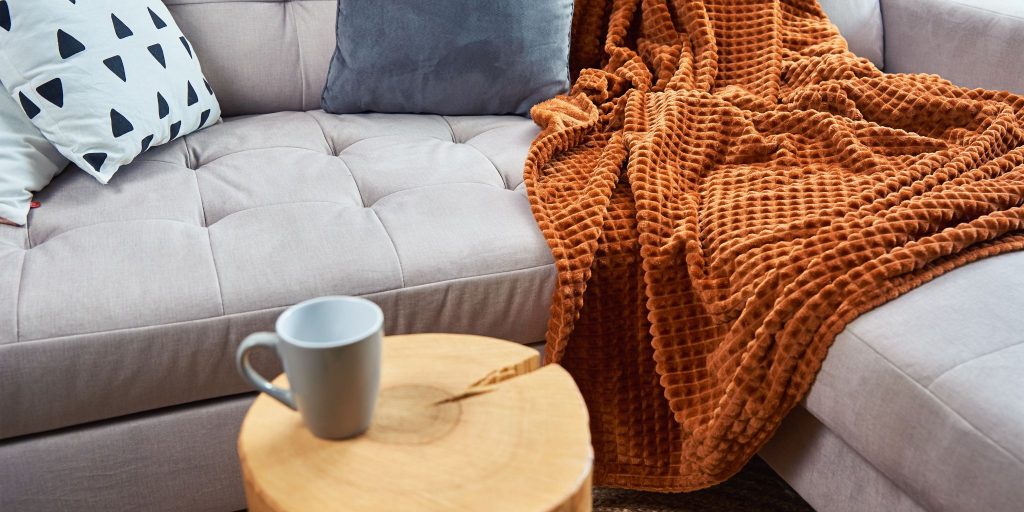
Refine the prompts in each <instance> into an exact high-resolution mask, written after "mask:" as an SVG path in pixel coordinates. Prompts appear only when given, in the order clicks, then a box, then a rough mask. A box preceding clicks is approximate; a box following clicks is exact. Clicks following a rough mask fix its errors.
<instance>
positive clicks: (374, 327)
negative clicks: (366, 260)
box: [274, 295, 384, 349]
mask: <svg viewBox="0 0 1024 512" xmlns="http://www.w3.org/2000/svg"><path fill="white" fill-rule="evenodd" d="M321 302H349V303H353V302H354V303H359V304H363V305H369V306H370V309H371V310H372V311H373V315H374V318H373V322H372V324H371V327H370V328H368V329H366V331H365V332H363V331H360V332H359V333H357V334H355V335H353V336H349V337H347V338H342V339H338V340H332V341H326V342H324V341H315V342H313V341H305V340H300V339H297V338H294V337H292V336H290V335H289V334H288V333H285V332H284V331H283V329H281V327H282V325H283V322H284V321H286V320H287V319H288V318H289V317H291V316H292V315H293V314H295V311H298V310H299V309H302V308H303V307H306V306H310V305H313V304H319V303H321ZM383 327H384V311H382V310H381V309H380V306H378V305H377V304H376V303H375V302H373V301H371V300H368V299H364V298H362V297H353V296H351V295H325V296H323V297H315V298H312V299H306V300H304V301H302V302H299V303H297V304H293V305H291V306H289V307H288V309H286V310H284V312H283V313H281V314H280V315H279V316H278V317H277V320H276V321H275V322H274V331H275V332H276V333H277V336H278V337H279V338H281V340H283V341H284V342H286V343H289V344H292V345H295V346H298V347H302V348H314V349H315V348H336V347H343V346H345V345H352V344H354V343H358V342H360V341H363V340H365V339H367V338H369V337H370V336H372V335H373V334H374V333H377V332H380V331H381V329H382V328H383Z"/></svg>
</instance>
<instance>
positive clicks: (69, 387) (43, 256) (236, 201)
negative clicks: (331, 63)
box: [0, 112, 554, 438]
mask: <svg viewBox="0 0 1024 512" xmlns="http://www.w3.org/2000/svg"><path fill="white" fill-rule="evenodd" d="M450 125H451V126H457V127H458V128H457V130H456V129H455V128H450V127H449V126H450ZM537 131H538V129H537V127H536V126H535V125H534V124H533V123H532V121H530V120H529V119H526V118H523V117H518V116H496V117H483V118H479V119H472V118H464V119H456V118H452V119H451V120H446V119H442V118H440V117H438V116H403V115H350V116H334V115H330V114H323V113H322V112H308V113H303V112H282V113H276V114H267V115H257V116H251V117H245V118H239V119H229V120H227V121H226V122H224V123H222V124H220V125H217V126H214V127H211V128H210V129H208V130H204V131H203V132H199V133H196V134H191V135H188V136H186V137H184V138H182V139H180V140H177V141H175V142H173V143H171V144H168V145H167V146H165V147H160V148H156V149H154V150H153V151H152V152H150V153H147V155H145V156H144V157H143V158H140V159H139V160H138V161H137V162H135V163H133V164H132V165H130V166H128V167H126V168H125V169H123V170H122V171H121V172H120V173H119V174H118V178H119V179H118V180H115V181H114V182H112V183H111V184H110V185H107V186H101V185H99V184H97V183H95V182H94V181H93V180H91V178H89V177H88V176H86V175H85V174H83V173H65V174H63V175H61V176H60V177H58V179H57V180H55V181H54V183H53V184H52V186H51V187H49V188H48V189H47V190H46V191H44V192H43V193H42V194H40V200H41V202H42V203H43V207H41V208H38V209H36V210H35V211H34V212H33V213H32V216H33V218H32V223H31V225H30V227H29V229H28V230H24V231H27V233H28V235H29V236H25V237H15V236H13V235H12V236H7V235H4V237H3V238H0V260H8V259H10V260H12V262H13V263H14V264H13V265H5V266H4V267H3V268H0V279H4V282H5V283H6V285H5V287H4V289H5V290H18V293H16V294H15V293H11V292H5V293H0V315H3V316H6V317H10V318H11V319H12V322H10V323H6V322H5V324H4V325H5V327H3V328H0V335H2V338H0V374H2V376H0V387H3V389H4V390H5V392H4V393H3V394H2V395H0V410H3V411H5V414H4V415H2V416H0V438H6V437H12V436H18V435H23V434H27V433H32V432H40V431H44V430H47V429H52V428H60V427H64V426H69V425H74V424H78V423H82V422H86V421H95V420H98V419H104V418H110V417H115V416H118V415H121V414H129V413H133V412H139V411H144V410H148V409H151V408H156V407H166V406H169V405H176V404H182V403H187V402H190V401H194V400H202V399H207V398H213V397H217V396H223V395H224V394H231V393H239V392H242V391H245V390H246V389H247V386H246V385H245V384H244V382H243V381H242V380H241V379H240V378H238V377H237V375H235V372H234V365H233V360H232V357H233V353H234V347H235V346H236V345H237V344H238V343H239V342H240V341H241V339H242V338H243V337H244V336H245V335H247V334H248V333H250V332H253V331H255V330H267V329H270V328H271V326H272V320H273V318H274V316H276V314H278V313H279V312H280V311H281V309H283V307H284V306H286V305H290V304H294V303H296V302H299V301H301V300H304V299H306V298H309V297H313V296H318V295H334V294H344V295H361V296H365V297H369V298H371V299H372V300H376V301H378V303H380V304H381V305H382V307H384V310H385V312H386V314H387V319H388V320H387V323H386V328H387V332H389V333H401V332H415V331H422V330H445V331H451V332H465V333H477V334H489V335H492V336H502V337H507V338H509V339H513V340H517V341H522V342H534V341H536V340H538V339H540V338H542V337H543V332H544V326H545V323H546V316H547V304H548V302H549V300H550V297H549V295H550V294H549V292H548V290H549V289H550V286H552V283H553V276H554V268H553V264H552V260H551V255H550V252H549V250H548V248H547V244H546V243H545V242H544V240H543V237H542V235H541V234H540V232H539V230H538V228H537V226H536V224H535V222H534V221H533V218H532V215H531V213H530V209H529V205H528V202H527V201H526V197H525V195H524V194H523V193H522V192H521V191H517V190H515V188H516V187H518V186H519V185H520V184H521V181H522V180H521V177H520V178H519V179H516V177H515V176H513V175H512V173H513V172H514V170H515V169H517V168H521V167H522V162H523V160H525V157H526V151H527V148H528V147H529V144H530V142H531V141H532V139H533V136H535V135H536V133H537ZM456 133H458V135H456ZM481 134H485V136H483V137H481V136H480V135H481ZM457 137H458V138H459V139H460V140H462V141H463V142H458V141H457ZM470 143H472V145H470ZM335 148H337V149H338V150H339V151H338V153H337V154H335V152H334V149H335ZM83 198H84V199H83ZM30 239H31V243H29V240H30ZM20 260H24V265H20V264H19V261H20ZM22 266H23V267H24V268H23V269H21V268H19V267H22ZM85 268H87V269H89V271H88V272H85V271H83V270H82V269H85ZM513 312H514V313H515V314H511V313H513ZM7 325H14V326H16V328H9V327H6V326H7ZM122 383H130V384H131V386H132V389H131V390H129V391H122V390H120V389H119V387H120V386H121V385H122ZM114 393H116V394H117V395H118V397H119V399H118V400H117V401H110V400H109V399H108V397H109V396H110V395H111V394H114ZM62 396H75V397H76V400H75V401H66V400H62V399H60V398H59V397H62ZM40 400H41V401H45V402H46V403H47V405H46V406H37V405H33V404H37V403H38V402H39V401H40Z"/></svg>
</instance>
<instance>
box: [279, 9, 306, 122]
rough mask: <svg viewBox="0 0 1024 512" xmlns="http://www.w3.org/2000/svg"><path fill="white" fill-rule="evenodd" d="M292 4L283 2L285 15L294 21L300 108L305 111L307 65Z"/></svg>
mask: <svg viewBox="0 0 1024 512" xmlns="http://www.w3.org/2000/svg"><path fill="white" fill-rule="evenodd" d="M291 4H292V2H282V5H283V6H284V15H285V17H286V18H289V19H290V20H291V22H292V30H294V31H295V39H296V44H295V52H296V53H297V54H298V57H299V83H300V90H299V103H300V105H299V108H300V109H302V111H303V112H305V111H306V67H305V65H303V63H302V37H300V36H299V24H298V22H297V21H295V15H294V13H292V12H291V11H292V9H291V8H290V7H289V6H290V5H291ZM289 14H291V16H289Z"/></svg>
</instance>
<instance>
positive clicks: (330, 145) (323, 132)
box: [302, 110, 341, 157]
mask: <svg viewBox="0 0 1024 512" xmlns="http://www.w3.org/2000/svg"><path fill="white" fill-rule="evenodd" d="M302 113H303V114H305V115H306V116H308V117H309V118H310V119H312V120H313V122H314V123H316V126H317V128H319V129H320V135H321V136H322V137H323V138H324V144H327V150H328V151H330V152H331V155H332V156H335V157H339V156H341V155H339V154H338V151H337V150H336V149H335V147H334V143H333V142H331V139H328V138H327V130H325V129H324V125H323V123H321V122H320V120H319V119H317V117H316V116H314V115H313V114H312V113H310V112H309V111H308V110H303V111H302Z"/></svg>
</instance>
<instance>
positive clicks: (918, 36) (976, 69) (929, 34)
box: [882, 0, 1024, 94]
mask: <svg viewBox="0 0 1024 512" xmlns="http://www.w3.org/2000/svg"><path fill="white" fill-rule="evenodd" d="M882 12H883V13H884V18H885V66H886V71H889V72H892V73H932V74H937V75H940V76H942V77H943V78H945V79H947V80H949V81H951V82H953V83H955V84H957V85H962V86H965V87H983V88H987V89H999V90H1007V91H1011V92H1015V93H1018V94H1024V59H1021V48H1024V2H1021V1H1020V0H883V1H882Z"/></svg>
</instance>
